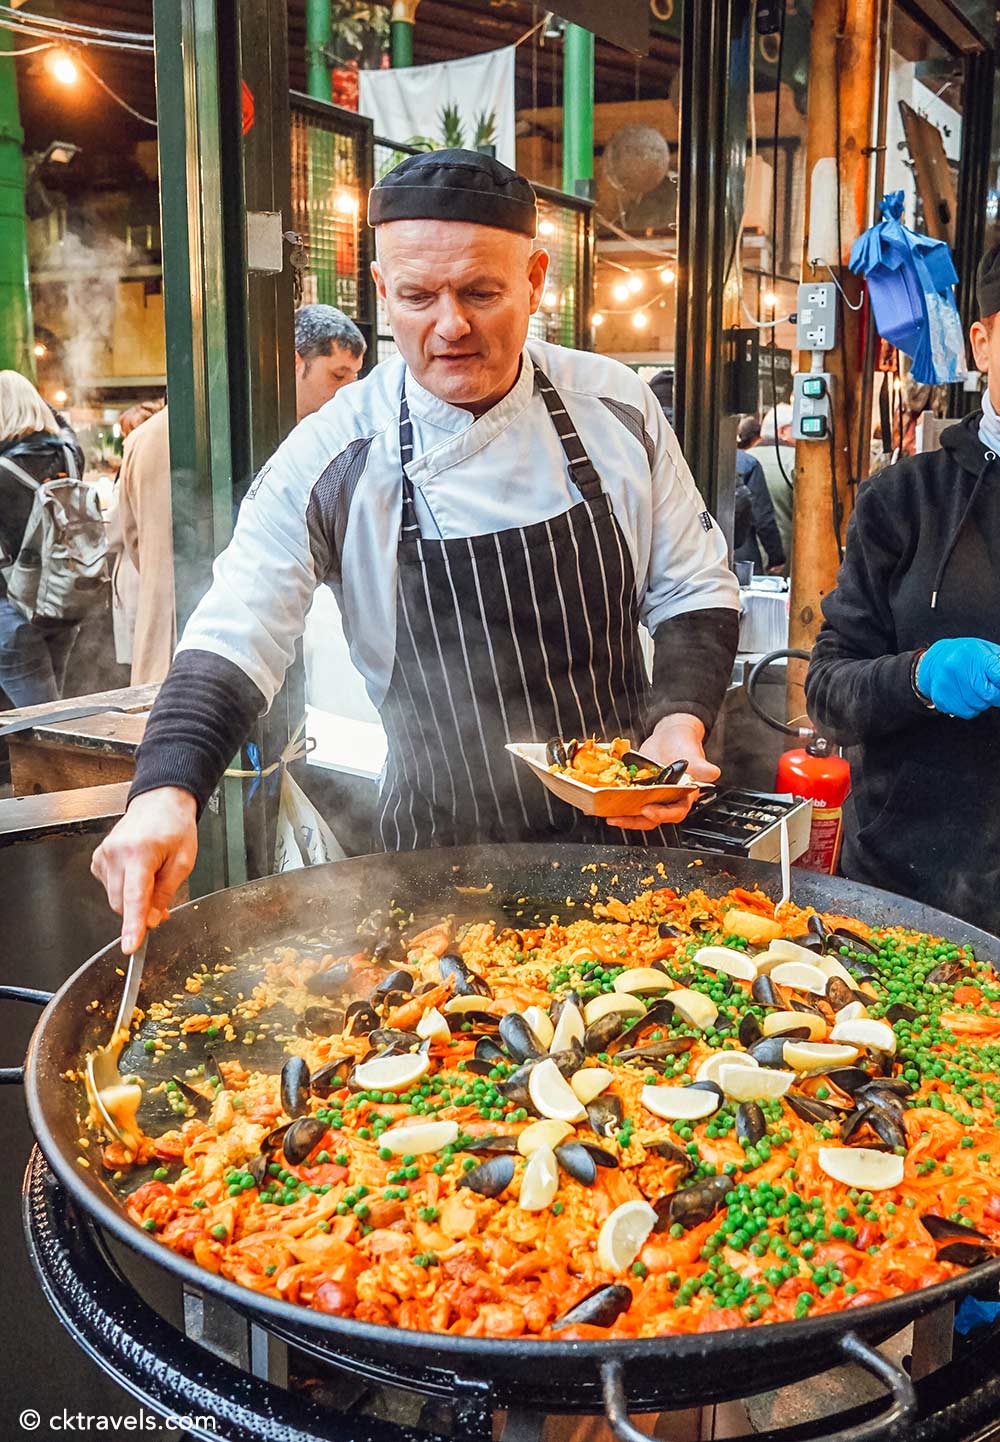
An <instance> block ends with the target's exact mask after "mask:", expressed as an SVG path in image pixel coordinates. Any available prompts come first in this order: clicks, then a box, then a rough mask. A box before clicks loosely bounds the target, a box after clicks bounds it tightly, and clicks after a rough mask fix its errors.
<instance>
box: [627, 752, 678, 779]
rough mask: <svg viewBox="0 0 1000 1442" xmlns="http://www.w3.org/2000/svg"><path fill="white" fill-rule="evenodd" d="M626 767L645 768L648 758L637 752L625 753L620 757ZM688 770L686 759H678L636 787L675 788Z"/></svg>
mask: <svg viewBox="0 0 1000 1442" xmlns="http://www.w3.org/2000/svg"><path fill="white" fill-rule="evenodd" d="M622 760H623V761H624V763H625V765H626V766H646V765H648V764H649V757H647V756H643V755H642V753H641V752H639V751H626V753H625V755H624V756H623V757H622ZM687 768H688V763H687V757H685V756H682V757H679V758H678V760H676V761H671V763H670V765H669V766H664V767H662V768H661V769H660V770H659V771H657V772H656V774H655V775H653V776H650V777H648V779H647V780H645V781H639V782H637V783H636V784H637V785H638V786H676V785H677V784H678V783H679V781H680V779H681V777H682V776H683V775H684V773H685V771H686V770H687Z"/></svg>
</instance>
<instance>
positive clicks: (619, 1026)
mask: <svg viewBox="0 0 1000 1442" xmlns="http://www.w3.org/2000/svg"><path fill="white" fill-rule="evenodd" d="M627 1021H628V1017H627V1016H626V1014H625V1013H624V1012H622V1011H609V1012H607V1013H605V1015H604V1016H601V1017H598V1019H597V1020H596V1021H594V1022H591V1024H590V1026H588V1027H587V1030H586V1031H585V1032H584V1034H583V1049H584V1051H585V1052H586V1053H587V1055H588V1056H595V1055H596V1054H597V1053H598V1052H599V1051H607V1050H608V1047H609V1046H610V1045H611V1043H612V1042H614V1041H617V1040H618V1038H619V1037H620V1036H621V1035H622V1032H623V1031H624V1030H625V1026H626V1023H627ZM630 1030H631V1028H630Z"/></svg>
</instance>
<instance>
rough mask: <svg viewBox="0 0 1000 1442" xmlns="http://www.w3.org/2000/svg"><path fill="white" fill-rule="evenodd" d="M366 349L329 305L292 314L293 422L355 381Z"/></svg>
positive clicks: (351, 326) (350, 322) (352, 327)
mask: <svg viewBox="0 0 1000 1442" xmlns="http://www.w3.org/2000/svg"><path fill="white" fill-rule="evenodd" d="M366 348H367V347H366V346H365V338H364V336H363V335H362V334H361V332H360V331H359V330H358V328H357V326H356V325H355V324H354V322H353V320H351V318H350V316H347V315H345V314H344V312H343V311H342V310H337V308H336V307H335V306H332V305H300V306H299V308H298V310H297V311H296V312H295V419H296V420H297V421H301V420H302V419H303V418H304V417H305V416H311V415H312V413H313V412H314V411H318V410H319V408H320V406H325V405H326V403H327V401H328V400H329V399H330V398H331V396H335V395H336V394H337V392H338V391H339V390H340V389H341V388H342V387H343V386H349V385H350V384H351V381H356V380H357V378H358V374H359V372H360V370H361V367H362V365H363V364H364V359H365V350H366Z"/></svg>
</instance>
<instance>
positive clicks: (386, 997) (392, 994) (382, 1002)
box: [372, 991, 410, 1011]
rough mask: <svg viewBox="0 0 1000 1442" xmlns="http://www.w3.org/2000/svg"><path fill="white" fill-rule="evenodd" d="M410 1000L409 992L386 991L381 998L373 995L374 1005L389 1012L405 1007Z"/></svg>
mask: <svg viewBox="0 0 1000 1442" xmlns="http://www.w3.org/2000/svg"><path fill="white" fill-rule="evenodd" d="M409 1000H410V993H409V992H408V991H386V992H383V994H382V995H381V996H376V995H375V994H374V992H373V993H372V1003H373V1004H374V1005H375V1006H381V1007H382V1008H383V1009H385V1010H388V1011H391V1010H392V1009H393V1007H396V1006H405V1005H406V1003H407V1002H408V1001H409Z"/></svg>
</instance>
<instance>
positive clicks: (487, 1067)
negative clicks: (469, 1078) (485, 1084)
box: [465, 1056, 496, 1076]
mask: <svg viewBox="0 0 1000 1442" xmlns="http://www.w3.org/2000/svg"><path fill="white" fill-rule="evenodd" d="M495 1065H496V1063H495V1062H492V1061H484V1060H483V1059H482V1057H478V1056H470V1057H469V1060H468V1061H467V1062H466V1063H465V1070H466V1071H471V1072H472V1074H473V1075H474V1076H489V1074H490V1072H491V1071H492V1070H493V1068H494V1066H495Z"/></svg>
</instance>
